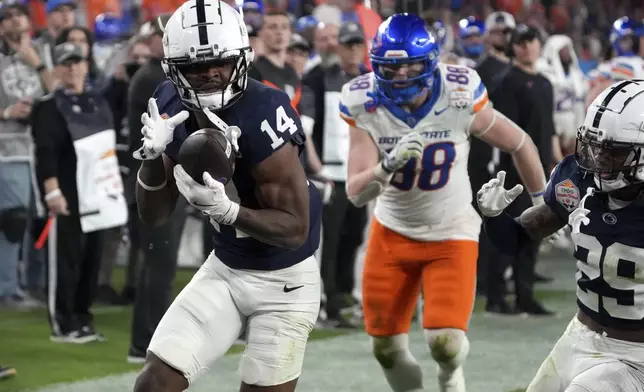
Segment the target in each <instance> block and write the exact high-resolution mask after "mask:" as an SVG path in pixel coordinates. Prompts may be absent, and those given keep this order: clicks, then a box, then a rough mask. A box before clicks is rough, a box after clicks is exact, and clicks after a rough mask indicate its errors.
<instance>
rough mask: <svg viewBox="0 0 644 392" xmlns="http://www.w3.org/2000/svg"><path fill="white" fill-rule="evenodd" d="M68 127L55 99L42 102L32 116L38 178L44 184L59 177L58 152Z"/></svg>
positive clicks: (35, 108) (37, 105)
mask: <svg viewBox="0 0 644 392" xmlns="http://www.w3.org/2000/svg"><path fill="white" fill-rule="evenodd" d="M66 129H67V125H66V124H65V120H64V119H63V118H62V116H61V115H60V113H58V110H56V104H55V103H54V101H53V99H50V100H46V101H40V102H39V103H37V104H36V106H35V107H34V110H33V112H32V116H31V132H32V136H33V140H34V145H35V158H36V178H37V179H38V183H39V184H42V183H43V182H44V181H45V180H46V179H48V178H52V177H58V174H59V173H58V150H59V145H60V141H61V138H62V137H61V131H62V132H65V131H66Z"/></svg>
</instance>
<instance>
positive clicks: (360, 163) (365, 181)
mask: <svg viewBox="0 0 644 392" xmlns="http://www.w3.org/2000/svg"><path fill="white" fill-rule="evenodd" d="M349 140H350V142H349V143H350V147H349V157H348V161H347V167H348V169H347V170H348V172H347V195H348V197H349V200H350V201H351V203H353V204H354V205H356V206H358V207H361V206H363V205H365V204H367V203H368V202H369V201H371V200H373V199H375V198H376V197H378V195H380V194H381V193H382V191H383V190H384V188H385V187H386V186H387V184H388V183H389V181H390V180H391V177H392V176H393V174H391V173H388V172H386V171H385V170H384V169H383V167H382V164H381V163H380V154H379V152H378V147H376V144H375V143H374V142H373V140H372V139H371V136H369V133H367V131H364V130H362V129H359V128H356V127H350V128H349Z"/></svg>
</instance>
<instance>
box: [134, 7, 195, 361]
mask: <svg viewBox="0 0 644 392" xmlns="http://www.w3.org/2000/svg"><path fill="white" fill-rule="evenodd" d="M170 16H172V14H171V13H168V14H163V15H161V16H159V17H158V18H156V19H153V20H151V21H149V22H147V23H146V24H144V25H143V26H141V30H140V32H139V34H140V35H141V37H142V38H143V39H145V40H146V41H147V44H148V47H149V48H150V59H149V61H148V62H147V63H146V64H144V65H143V66H141V68H139V70H138V71H136V73H135V74H134V76H133V77H132V80H131V81H130V87H129V92H128V110H127V113H128V114H127V116H128V127H129V129H141V128H142V127H143V125H142V123H141V115H142V114H143V113H146V112H147V110H148V100H149V99H150V98H151V97H152V95H153V94H154V91H155V90H156V88H157V86H158V85H159V84H161V82H163V81H164V80H166V75H165V72H164V71H163V68H162V67H161V59H163V56H164V54H163V32H164V29H165V25H166V23H167V22H168V19H170ZM140 144H141V140H140V138H139V137H138V136H137V134H136V133H130V152H129V154H128V155H129V156H132V154H133V153H134V151H136V150H137V149H138V148H139V147H140ZM128 164H129V165H130V166H129V169H130V170H129V172H130V175H129V176H127V178H126V179H125V181H126V185H125V186H126V188H127V189H134V188H135V184H136V174H137V173H138V170H139V164H138V161H136V160H134V159H131V160H129V161H128ZM129 202H130V209H131V210H132V211H136V208H137V207H136V200H134V198H131V200H129ZM186 204H187V203H186V202H185V200H184V199H183V198H180V199H179V205H178V206H177V208H175V209H174V212H173V214H172V215H171V217H170V219H168V221H167V222H166V223H165V224H163V225H160V226H157V227H151V226H148V225H145V224H143V223H142V222H141V220H140V219H139V218H138V214H137V216H132V217H131V219H136V220H137V222H138V225H137V226H138V230H139V236H140V239H141V244H146V246H142V249H141V250H142V252H143V259H142V262H141V269H140V271H139V279H138V284H137V286H136V296H135V299H134V308H133V309H132V325H131V337H130V347H129V350H128V354H127V361H128V362H129V363H143V362H144V361H145V354H146V350H147V347H148V345H149V344H150V339H151V338H152V333H153V332H154V330H155V329H156V326H157V324H159V321H160V320H161V317H163V315H164V314H165V312H166V310H167V309H168V306H169V303H168V302H167V301H166V300H165V298H168V293H169V292H170V290H171V289H172V288H171V285H172V281H173V279H174V276H175V273H176V268H177V259H178V256H179V243H180V241H181V233H182V231H183V225H184V223H185V221H186V216H187V214H186V208H185V206H186ZM160 299H161V300H160Z"/></svg>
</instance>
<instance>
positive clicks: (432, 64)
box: [369, 14, 440, 104]
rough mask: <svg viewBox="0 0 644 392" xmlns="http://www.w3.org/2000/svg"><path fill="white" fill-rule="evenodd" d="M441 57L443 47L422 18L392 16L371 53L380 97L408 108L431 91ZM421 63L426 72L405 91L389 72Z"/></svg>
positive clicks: (383, 24)
mask: <svg viewBox="0 0 644 392" xmlns="http://www.w3.org/2000/svg"><path fill="white" fill-rule="evenodd" d="M439 53H440V44H439V43H438V41H437V40H436V37H435V36H434V34H433V33H431V32H430V31H429V30H428V29H427V27H426V23H425V21H423V20H422V19H421V18H420V17H418V16H416V15H412V14H396V15H392V16H390V17H389V18H388V19H387V20H385V21H384V22H383V23H382V24H381V25H380V27H379V28H378V32H377V33H376V37H375V38H374V40H373V45H372V47H371V50H370V51H369V58H370V59H371V64H372V65H373V72H374V75H375V77H376V89H377V92H378V95H380V96H381V97H384V98H386V99H387V100H389V101H393V102H394V103H396V104H404V103H408V102H410V101H412V100H413V99H414V98H415V97H416V96H418V95H419V94H421V93H423V92H424V91H425V90H426V89H428V88H431V86H432V85H433V82H434V77H435V75H436V71H437V65H438V57H439ZM418 63H422V64H423V65H424V67H423V71H422V72H421V73H420V74H419V75H415V76H413V77H410V78H409V79H407V80H406V83H405V86H404V87H401V86H400V81H395V80H393V79H392V77H391V76H388V75H386V72H385V71H386V70H387V69H391V68H395V67H399V66H401V65H405V64H418Z"/></svg>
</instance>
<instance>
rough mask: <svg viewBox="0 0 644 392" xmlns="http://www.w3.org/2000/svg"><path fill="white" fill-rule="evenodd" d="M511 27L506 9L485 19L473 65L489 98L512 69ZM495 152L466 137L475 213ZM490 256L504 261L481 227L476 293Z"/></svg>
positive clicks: (482, 284)
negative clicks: (482, 44) (481, 49)
mask: <svg viewBox="0 0 644 392" xmlns="http://www.w3.org/2000/svg"><path fill="white" fill-rule="evenodd" d="M515 27H516V23H515V21H514V17H512V15H510V14H509V13H507V12H493V13H491V14H490V15H488V17H487V18H486V19H485V39H486V41H487V42H486V44H487V46H488V49H489V50H488V52H487V53H486V54H484V55H483V57H482V59H481V60H480V61H479V63H478V65H477V66H476V72H478V74H479V76H480V77H481V81H482V82H483V84H484V85H485V87H486V88H487V91H488V94H489V96H490V98H491V99H494V92H495V91H496V89H497V88H498V87H499V85H500V84H501V82H502V81H503V79H504V78H505V77H506V75H507V74H508V72H510V69H511V68H512V65H511V63H510V59H509V58H508V57H507V56H506V51H507V49H508V45H509V44H510V38H511V36H512V31H513V30H514V28H515ZM492 103H494V101H492ZM499 153H500V152H499V150H498V149H493V148H492V146H490V145H489V144H487V143H485V142H484V141H483V140H481V139H479V138H472V139H471V140H470V155H469V158H468V165H467V172H468V174H469V176H470V183H471V185H472V192H473V195H472V205H473V206H474V208H475V209H476V211H477V212H478V208H479V207H478V204H477V203H476V192H478V190H479V189H481V187H482V186H483V184H485V183H487V182H488V181H489V180H491V179H492V176H493V175H494V174H495V173H494V170H495V167H496V165H498V161H499ZM490 259H494V260H493V261H492V263H494V264H495V266H496V264H498V263H499V262H500V260H501V259H503V260H506V259H507V258H503V257H502V256H501V255H500V254H499V253H498V252H497V250H496V249H495V248H494V247H493V246H492V244H491V243H490V240H488V238H487V235H485V232H484V231H483V230H481V235H480V238H479V257H478V263H477V264H478V265H477V285H476V290H477V292H479V293H484V292H486V291H487V288H486V286H487V280H486V279H485V276H486V275H485V274H486V273H487V269H488V267H487V266H488V260H490ZM495 268H497V267H495ZM498 268H500V267H498ZM499 306H501V305H499ZM499 311H501V310H499Z"/></svg>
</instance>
